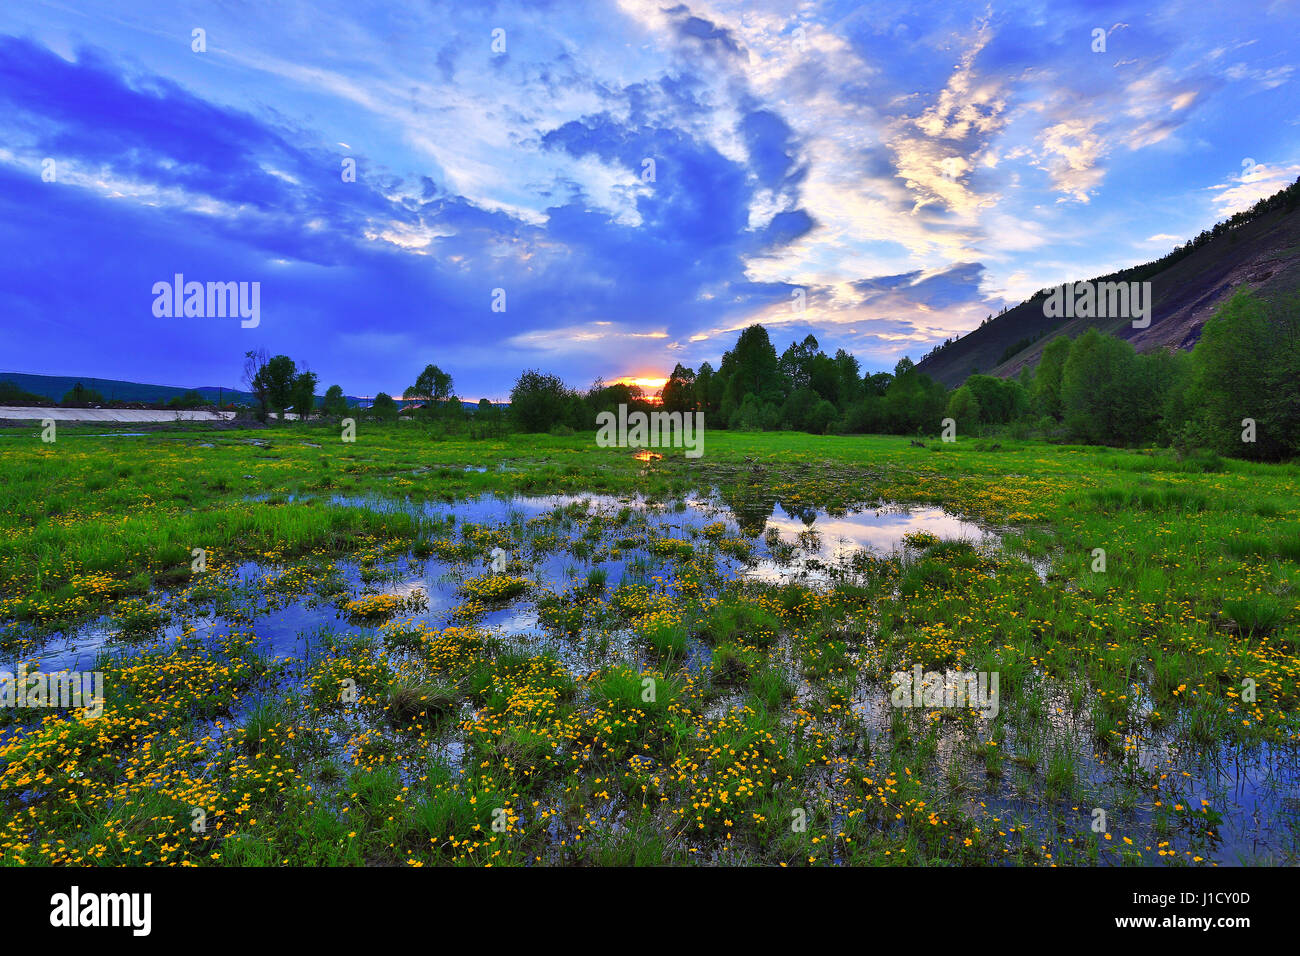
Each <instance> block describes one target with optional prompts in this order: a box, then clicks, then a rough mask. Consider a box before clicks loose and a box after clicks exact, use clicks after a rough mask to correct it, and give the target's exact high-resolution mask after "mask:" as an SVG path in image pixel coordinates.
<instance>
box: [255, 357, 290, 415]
mask: <svg viewBox="0 0 1300 956" xmlns="http://www.w3.org/2000/svg"><path fill="white" fill-rule="evenodd" d="M297 377H298V368H297V366H296V365H294V362H293V359H291V358H289V356H287V355H276V356H273V357H272V358H270V359H269V360H267V362H266V364H264V365H262V366H261V367H260V368H259V369H258V370H257V373H256V375H255V377H254V381H253V392H254V394H258V395H265V396H266V397H265V402H266V404H267V405H269V406H270V408H271V409H273V410H274V411H275V412H276V413H277V414H279V416H280V417H281V418H283V417H284V410H285V409H286V408H288V407H289V406H290V405H292V404H293V384H294V380H295V379H296V378H297Z"/></svg>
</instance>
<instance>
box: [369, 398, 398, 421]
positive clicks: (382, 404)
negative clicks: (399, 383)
mask: <svg viewBox="0 0 1300 956" xmlns="http://www.w3.org/2000/svg"><path fill="white" fill-rule="evenodd" d="M370 415H371V417H372V418H377V419H379V420H381V421H386V422H395V421H397V402H395V401H393V396H391V395H389V394H388V393H387V392H379V393H378V394H377V395H375V400H374V402H373V403H372V404H371V406H370Z"/></svg>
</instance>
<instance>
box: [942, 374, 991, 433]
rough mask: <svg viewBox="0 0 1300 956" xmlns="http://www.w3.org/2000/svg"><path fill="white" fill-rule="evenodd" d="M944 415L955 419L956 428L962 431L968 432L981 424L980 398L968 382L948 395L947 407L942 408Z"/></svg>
mask: <svg viewBox="0 0 1300 956" xmlns="http://www.w3.org/2000/svg"><path fill="white" fill-rule="evenodd" d="M944 416H945V417H947V418H951V419H952V420H953V421H955V422H956V423H957V427H958V429H959V430H961V431H962V432H963V433H970V432H972V431H974V429H975V428H976V426H978V425H979V424H981V421H982V419H981V417H980V416H981V409H980V400H979V398H978V397H977V396H976V395H975V392H974V390H973V389H972V388H971V387H970V383H969V382H968V383H967V384H965V385H963V386H961V388H958V389H955V390H954V391H953V393H952V394H951V395H950V396H948V407H947V408H945V409H944Z"/></svg>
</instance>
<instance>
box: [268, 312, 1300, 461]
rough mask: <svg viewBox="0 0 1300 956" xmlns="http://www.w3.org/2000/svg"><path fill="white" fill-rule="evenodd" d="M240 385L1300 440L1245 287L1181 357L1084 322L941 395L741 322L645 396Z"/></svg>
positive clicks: (281, 405) (543, 423)
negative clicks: (1012, 364)
mask: <svg viewBox="0 0 1300 956" xmlns="http://www.w3.org/2000/svg"><path fill="white" fill-rule="evenodd" d="M245 381H246V382H247V383H248V386H249V390H250V391H251V392H252V393H253V394H254V396H255V397H256V398H257V400H258V402H259V406H260V410H261V413H262V416H263V417H265V415H266V414H269V413H270V412H272V411H275V412H279V413H281V414H283V413H284V412H285V411H294V412H296V413H297V414H299V415H300V416H302V417H308V416H310V415H312V414H314V413H316V412H317V411H319V412H320V413H322V414H325V415H329V416H341V415H344V414H349V413H351V414H361V415H364V416H368V417H370V418H373V419H377V420H388V421H395V420H397V419H398V417H399V416H400V415H406V416H407V417H411V418H414V419H416V420H419V421H423V422H425V423H428V424H431V425H435V426H436V427H438V428H441V429H454V430H468V431H470V432H471V433H472V434H501V433H503V432H504V431H506V430H511V431H518V432H551V433H556V434H572V433H575V432H579V431H590V430H592V429H593V428H594V427H595V422H596V417H597V415H598V414H599V413H600V412H603V411H615V410H616V409H617V408H618V406H619V405H626V406H628V407H629V409H639V410H643V411H650V410H653V409H656V408H658V409H661V410H663V411H667V412H701V413H703V415H704V419H705V424H706V427H709V428H716V429H732V430H737V431H754V430H767V431H771V430H796V431H805V432H811V433H813V434H863V433H871V434H896V435H935V434H938V433H939V432H940V431H941V429H942V427H943V421H944V419H952V420H953V422H954V423H955V425H956V428H957V431H958V434H963V435H1006V436H1008V437H1024V438H1028V437H1031V436H1038V437H1045V438H1048V439H1052V440H1057V441H1076V442H1083V443H1088V444H1109V445H1129V446H1137V445H1152V444H1156V445H1165V446H1175V447H1178V448H1181V449H1209V450H1212V451H1215V452H1218V453H1221V454H1229V455H1233V456H1236V457H1244V458H1253V459H1260V460H1270V461H1276V460H1280V459H1285V458H1290V457H1293V456H1295V455H1296V454H1297V451H1300V296H1291V297H1287V298H1284V299H1280V300H1276V301H1268V300H1264V299H1261V298H1260V297H1258V296H1257V295H1255V294H1254V293H1253V292H1251V291H1249V290H1241V291H1238V292H1237V293H1235V294H1234V295H1233V296H1232V297H1231V298H1230V299H1229V300H1228V301H1226V302H1225V303H1224V304H1223V305H1222V306H1220V308H1219V309H1218V310H1217V311H1216V312H1215V314H1214V315H1213V316H1212V317H1211V318H1210V320H1209V321H1207V322H1206V324H1205V326H1204V327H1203V328H1202V331H1201V336H1200V339H1199V341H1198V342H1197V344H1196V346H1195V348H1194V349H1192V351H1191V352H1183V351H1179V350H1176V349H1156V350H1154V351H1151V352H1147V353H1142V354H1139V353H1138V352H1136V351H1135V350H1134V348H1133V346H1132V345H1131V344H1130V343H1128V342H1127V341H1125V340H1124V339H1120V338H1117V337H1116V336H1113V335H1109V334H1107V333H1103V332H1099V331H1098V330H1096V329H1089V330H1088V331H1086V332H1084V333H1083V334H1082V335H1080V336H1078V337H1077V338H1075V339H1073V340H1071V339H1069V338H1067V337H1065V336H1059V337H1057V338H1054V339H1052V340H1051V341H1050V342H1049V343H1048V344H1047V346H1046V348H1045V349H1044V350H1043V352H1042V355H1041V358H1040V360H1039V362H1038V364H1037V365H1036V366H1034V367H1032V368H1031V367H1029V366H1026V367H1025V368H1024V369H1023V370H1022V371H1021V374H1020V376H1019V377H1018V378H1015V379H1001V378H997V377H995V376H991V375H981V374H975V375H971V376H969V377H968V378H967V379H966V381H965V382H963V383H962V384H961V385H960V386H958V387H957V388H955V389H952V390H949V389H947V388H945V387H944V385H942V384H941V383H939V382H936V381H935V380H933V379H931V378H930V377H929V376H928V375H925V374H924V373H922V372H920V371H918V370H917V368H916V366H915V365H914V363H913V362H912V360H911V359H910V358H907V357H904V358H902V359H900V360H899V362H898V363H897V364H896V365H895V367H894V370H893V372H892V373H891V372H876V373H870V372H866V373H864V372H863V371H862V370H861V367H860V365H859V362H858V360H857V358H856V357H854V356H853V355H851V354H850V353H848V352H846V351H845V350H844V349H839V350H837V351H836V352H835V354H834V355H827V354H826V353H825V352H824V351H822V350H821V348H820V346H819V344H818V342H817V339H816V337H815V336H812V335H808V336H805V337H804V339H803V340H802V341H798V342H791V343H790V345H789V346H788V347H787V348H786V349H785V350H784V351H783V352H781V353H779V354H778V352H777V351H776V348H775V347H774V346H773V344H772V341H771V338H770V337H769V335H768V332H767V330H766V329H765V328H764V327H763V326H761V325H751V326H749V327H748V328H746V329H745V330H743V331H742V332H741V333H740V335H739V337H738V338H737V340H736V343H735V345H734V346H732V348H730V349H729V350H727V351H726V352H725V353H723V356H722V359H721V361H720V362H719V363H718V367H717V368H716V369H715V368H714V367H713V365H712V364H711V363H709V362H705V363H703V364H702V365H701V366H700V367H699V369H698V371H697V370H695V369H692V368H688V367H685V366H683V365H682V364H680V363H678V364H677V365H676V366H675V367H674V368H673V371H672V374H671V375H670V376H669V377H668V380H667V382H666V384H665V385H664V387H663V390H662V392H661V393H660V400H659V403H658V404H655V403H654V402H653V400H652V399H651V398H649V397H648V396H646V395H645V393H644V392H643V391H642V390H641V389H640V388H639V387H637V386H635V385H628V384H624V383H612V384H607V383H605V382H604V381H602V380H600V379H597V380H596V381H595V382H594V383H593V384H592V385H591V386H590V387H589V388H587V389H586V390H585V391H584V390H578V389H573V388H570V387H569V386H567V385H566V384H565V383H564V381H563V380H562V379H561V378H560V377H559V376H557V375H554V374H551V373H548V372H544V371H541V370H539V369H529V370H527V371H525V372H523V373H521V374H520V376H519V377H518V379H517V380H516V381H515V383H514V387H513V388H512V389H511V392H510V402H509V405H508V406H507V407H506V408H504V409H503V408H500V407H499V406H497V405H494V404H493V403H491V402H489V401H488V400H487V399H482V400H481V401H480V402H479V403H478V405H477V406H475V407H474V408H473V409H467V408H466V406H465V404H464V403H462V401H461V400H460V399H459V398H457V397H456V395H455V390H454V381H453V379H452V376H451V375H450V374H449V373H446V372H444V371H442V370H441V369H440V368H438V367H437V366H435V365H429V366H426V368H425V369H424V371H423V372H421V373H420V375H419V376H417V378H416V380H415V382H414V383H413V384H412V385H411V386H410V387H408V388H407V389H406V390H405V392H404V393H403V399H404V401H406V402H408V403H412V404H411V405H410V406H408V407H407V408H406V409H402V408H400V407H399V406H398V403H397V401H396V400H395V399H393V398H392V397H391V396H389V395H387V394H384V393H380V394H378V395H376V396H375V399H374V403H373V405H372V407H370V408H369V409H365V410H356V409H352V410H351V411H350V410H349V408H348V405H347V402H346V399H345V398H344V396H343V392H342V389H341V388H340V387H339V386H337V385H332V386H330V388H329V389H328V390H327V391H326V393H325V399H324V401H323V403H322V405H321V406H320V408H319V409H317V408H316V406H315V403H314V397H313V393H314V389H315V386H316V376H315V375H314V373H312V372H311V371H310V370H308V369H306V368H305V367H304V368H302V369H299V368H298V367H297V366H296V364H295V363H294V362H293V361H292V360H291V359H290V358H288V357H287V356H283V355H278V356H274V357H270V356H266V355H265V354H261V353H252V352H250V353H248V356H247V361H246V365H245Z"/></svg>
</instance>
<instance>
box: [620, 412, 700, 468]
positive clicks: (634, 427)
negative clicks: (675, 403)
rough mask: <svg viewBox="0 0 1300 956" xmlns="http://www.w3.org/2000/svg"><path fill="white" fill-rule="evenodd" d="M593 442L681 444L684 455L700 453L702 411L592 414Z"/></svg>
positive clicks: (651, 445) (654, 445)
mask: <svg viewBox="0 0 1300 956" xmlns="http://www.w3.org/2000/svg"><path fill="white" fill-rule="evenodd" d="M596 444H597V445H599V446H600V447H601V448H685V449H686V457H687V458H699V457H700V456H701V455H703V454H704V413H703V412H648V413H647V412H641V411H634V412H629V411H628V410H627V406H626V405H619V406H618V414H617V415H615V414H614V413H613V412H600V413H599V414H598V415H597V416H596Z"/></svg>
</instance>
